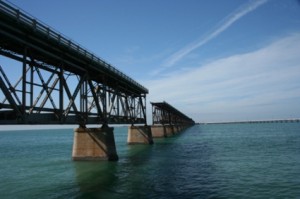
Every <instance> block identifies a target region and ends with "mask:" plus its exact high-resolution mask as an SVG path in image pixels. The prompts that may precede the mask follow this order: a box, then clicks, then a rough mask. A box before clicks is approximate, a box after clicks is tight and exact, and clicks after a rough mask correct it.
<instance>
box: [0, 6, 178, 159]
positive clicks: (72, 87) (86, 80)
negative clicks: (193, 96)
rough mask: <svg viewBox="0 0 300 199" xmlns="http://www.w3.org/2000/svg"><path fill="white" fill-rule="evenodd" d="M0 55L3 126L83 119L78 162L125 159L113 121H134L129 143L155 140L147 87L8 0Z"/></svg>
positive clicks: (0, 15)
mask: <svg viewBox="0 0 300 199" xmlns="http://www.w3.org/2000/svg"><path fill="white" fill-rule="evenodd" d="M0 58H1V59H0V125H6V124H11V125H20V124H36V125H42V124H78V125H79V128H77V129H75V130H74V131H75V134H74V144H73V154H72V157H73V159H74V160H98V159H108V160H117V159H118V156H117V152H116V147H115V141H114V135H113V128H111V127H109V126H108V124H129V125H131V126H130V127H129V130H128V143H130V144H133V143H141V142H142V143H148V144H151V143H153V140H152V133H151V128H150V127H149V126H147V122H146V121H147V118H146V95H147V94H148V93H149V91H148V89H147V88H145V87H144V86H142V85H141V84H139V83H138V82H136V81H135V80H133V79H132V78H130V77H129V76H127V75H125V74H124V73H122V72H121V71H119V70H118V69H116V68H115V67H113V66H112V65H111V64H109V63H107V62H106V61H104V60H103V59H101V58H99V57H98V56H96V55H95V54H93V53H91V52H89V51H88V50H86V49H85V48H83V47H82V46H80V45H79V44H77V43H75V42H74V41H72V40H71V39H69V38H67V37H66V36H64V35H62V34H61V33H59V32H57V31H55V30H53V29H52V28H51V27H49V26H48V25H45V24H44V23H42V22H40V21H38V20H37V19H35V18H33V17H31V16H29V15H28V14H25V12H24V11H22V10H21V9H19V8H17V7H15V6H13V5H11V4H9V3H7V2H4V1H0ZM4 60H10V61H11V60H12V61H13V64H10V62H7V61H4ZM172 118H173V117H172ZM174 121H176V122H180V121H179V120H172V122H174ZM88 124H99V125H100V126H101V127H99V128H87V127H86V125H88ZM134 125H139V126H134ZM140 135H141V136H140ZM137 138H146V139H144V141H140V140H139V139H137ZM145 140H146V141H145Z"/></svg>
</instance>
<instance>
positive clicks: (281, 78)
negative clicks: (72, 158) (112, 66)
mask: <svg viewBox="0 0 300 199" xmlns="http://www.w3.org/2000/svg"><path fill="white" fill-rule="evenodd" d="M299 46H300V33H298V34H294V35H291V36H288V37H286V38H282V39H279V40H278V41H275V42H274V43H272V44H271V45H269V46H266V47H264V48H262V49H259V50H256V51H253V52H250V53H246V54H239V55H234V56H230V57H227V58H223V59H219V60H215V61H213V62H211V63H208V64H206V65H204V66H201V67H198V68H194V69H191V70H190V71H186V72H183V73H181V74H173V75H170V76H167V77H164V78H161V79H157V80H153V81H150V82H145V83H144V85H146V86H147V88H149V90H150V94H149V97H148V99H149V101H162V100H166V101H167V102H169V103H171V104H172V105H174V106H175V107H177V108H178V109H179V110H182V111H183V112H184V113H186V114H187V115H189V116H191V117H193V118H194V119H195V120H197V121H220V120H223V121H224V120H225V121H226V120H227V121H228V120H231V121H232V120H244V119H272V118H273V119H274V118H285V117H296V116H297V117H300V106H299V101H300V84H299V79H300V65H299V63H300V57H299Z"/></svg>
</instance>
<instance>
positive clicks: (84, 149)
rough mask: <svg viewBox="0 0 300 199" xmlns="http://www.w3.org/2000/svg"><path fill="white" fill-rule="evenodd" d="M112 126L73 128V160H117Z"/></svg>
mask: <svg viewBox="0 0 300 199" xmlns="http://www.w3.org/2000/svg"><path fill="white" fill-rule="evenodd" d="M113 130H114V128H112V127H108V126H106V125H103V126H102V127H101V128H83V127H80V128H76V129H74V142H73V151H72V158H73V160H109V161H117V160H118V159H119V158H118V155H117V150H116V144H115V138H114V132H113Z"/></svg>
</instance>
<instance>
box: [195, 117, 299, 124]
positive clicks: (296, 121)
mask: <svg viewBox="0 0 300 199" xmlns="http://www.w3.org/2000/svg"><path fill="white" fill-rule="evenodd" d="M298 122H300V118H299V119H278V120H249V121H233V122H207V123H206V122H200V123H198V124H252V123H298Z"/></svg>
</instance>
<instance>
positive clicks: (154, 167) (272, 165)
mask: <svg viewBox="0 0 300 199" xmlns="http://www.w3.org/2000/svg"><path fill="white" fill-rule="evenodd" d="M114 132H115V139H116V144H117V152H118V155H119V161H118V162H73V161H72V160H71V153H72V144H73V130H72V129H67V130H65V129H64V130H31V131H28V130H26V131H1V132H0V198H1V199H5V198H22V199H23V198H103V199H109V198H124V199H126V198H172V199H176V198H182V199H190V198H300V123H274V124H272V123H269V124H209V125H197V126H193V127H191V128H189V129H187V130H185V131H184V132H182V133H180V134H178V135H176V136H174V137H171V138H162V139H155V140H154V142H155V143H154V145H151V146H144V145H127V143H126V142H127V128H125V127H118V128H115V130H114Z"/></svg>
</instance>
